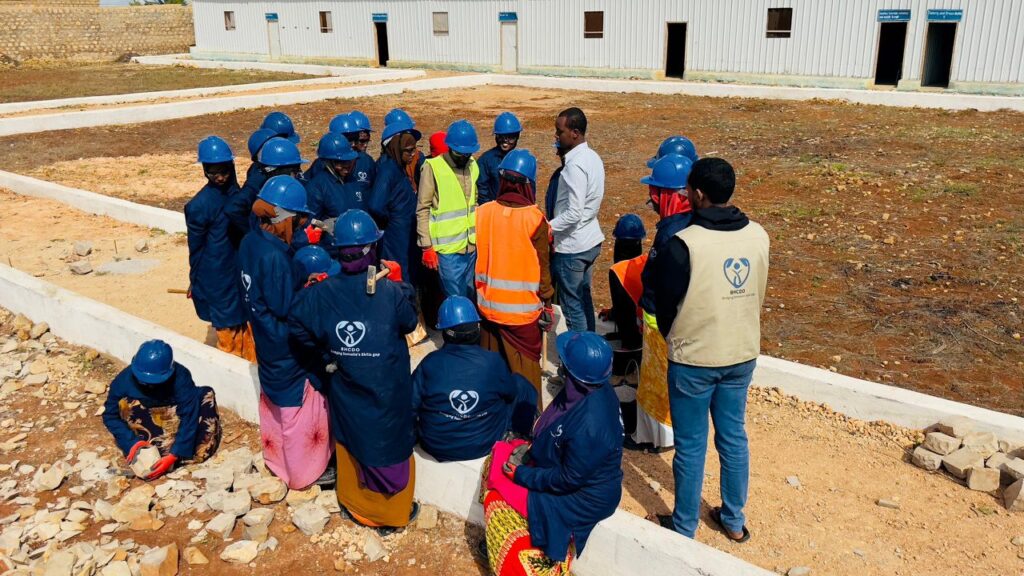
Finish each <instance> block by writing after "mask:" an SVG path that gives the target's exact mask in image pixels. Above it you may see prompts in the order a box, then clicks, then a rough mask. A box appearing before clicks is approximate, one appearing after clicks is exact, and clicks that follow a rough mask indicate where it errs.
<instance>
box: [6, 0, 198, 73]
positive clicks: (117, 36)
mask: <svg viewBox="0 0 1024 576" xmlns="http://www.w3.org/2000/svg"><path fill="white" fill-rule="evenodd" d="M194 43H195V33H194V31H193V25H192V8H191V7H188V6H170V5H168V6H127V7H116V8H115V7H111V8H100V7H98V6H95V5H93V6H91V7H90V6H78V5H69V4H62V3H56V4H46V5H39V4H29V3H22V5H16V4H13V3H5V4H0V59H11V60H15V61H24V60H115V59H117V58H120V57H122V56H123V55H125V54H166V53H171V52H184V51H187V50H188V48H189V46H191V45H192V44H194Z"/></svg>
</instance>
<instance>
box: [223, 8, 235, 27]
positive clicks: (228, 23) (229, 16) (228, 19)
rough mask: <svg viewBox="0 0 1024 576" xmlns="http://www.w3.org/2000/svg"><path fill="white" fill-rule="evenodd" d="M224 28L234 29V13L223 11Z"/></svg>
mask: <svg viewBox="0 0 1024 576" xmlns="http://www.w3.org/2000/svg"><path fill="white" fill-rule="evenodd" d="M224 29H225V30H234V29H235V13H234V12H224Z"/></svg>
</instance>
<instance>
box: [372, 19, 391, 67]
mask: <svg viewBox="0 0 1024 576" xmlns="http://www.w3.org/2000/svg"><path fill="white" fill-rule="evenodd" d="M373 27H374V29H375V30H376V31H377V64H378V65H380V66H387V65H388V60H389V58H388V23H387V22H374V23H373Z"/></svg>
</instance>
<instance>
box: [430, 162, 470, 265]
mask: <svg viewBox="0 0 1024 576" xmlns="http://www.w3.org/2000/svg"><path fill="white" fill-rule="evenodd" d="M427 163H428V164H430V168H431V170H432V171H433V173H434V181H435V182H436V183H437V206H436V207H432V208H431V209H430V243H431V244H432V245H433V246H434V250H435V251H436V252H437V253H438V254H456V253H459V252H462V251H463V250H465V249H466V247H467V246H468V245H469V244H474V245H475V244H476V179H477V177H478V176H479V175H480V169H479V168H477V165H476V160H474V159H472V158H470V160H469V177H470V180H471V181H472V186H473V189H472V190H471V191H470V194H469V198H467V197H466V193H465V192H464V191H463V190H462V184H461V183H460V182H459V177H458V176H456V175H455V171H454V170H452V168H451V166H449V165H448V162H447V161H446V160H445V159H444V157H443V156H438V157H436V158H431V159H429V160H427Z"/></svg>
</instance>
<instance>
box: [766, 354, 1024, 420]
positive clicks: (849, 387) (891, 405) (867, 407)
mask: <svg viewBox="0 0 1024 576" xmlns="http://www.w3.org/2000/svg"><path fill="white" fill-rule="evenodd" d="M754 383H755V384H756V385H757V386H777V387H778V388H779V389H780V390H782V391H784V392H786V393H787V394H792V395H793V396H796V397H798V398H800V399H802V400H806V401H810V402H819V403H825V404H828V405H829V406H830V407H831V408H832V409H833V410H836V411H838V412H842V413H843V414H846V415H847V416H851V417H853V418H857V419H859V420H867V421H872V420H884V421H886V422H891V423H893V424H899V425H900V426H905V427H907V428H915V429H921V428H926V427H928V426H931V425H932V424H935V423H936V422H938V421H939V420H941V419H943V418H945V417H947V416H964V417H966V418H970V419H971V420H973V421H974V422H975V427H976V428H979V429H981V430H985V431H988V432H994V433H995V434H996V435H998V436H1000V437H1001V438H1014V439H1018V440H1024V418H1019V417H1017V416H1012V415H1010V414H1004V413H1003V412H996V411H994V410H987V409H985V408H979V407H977V406H971V405H970V404H963V403H960V402H953V401H952V400H946V399H944V398H938V397H936V396H929V395H927V394H921V393H920V392H914V391H912V390H905V389H903V388H897V387H895V386H887V385H885V384H878V383H875V382H869V381H867V380H860V379H858V378H851V377H850V376H844V375H842V374H836V373H834V372H829V371H828V370H822V369H820V368H814V367H812V366H806V365H804V364H798V363H796V362H790V361H788V360H781V359H779V358H772V357H771V356H761V357H759V358H758V359H757V369H756V370H755V371H754Z"/></svg>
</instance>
